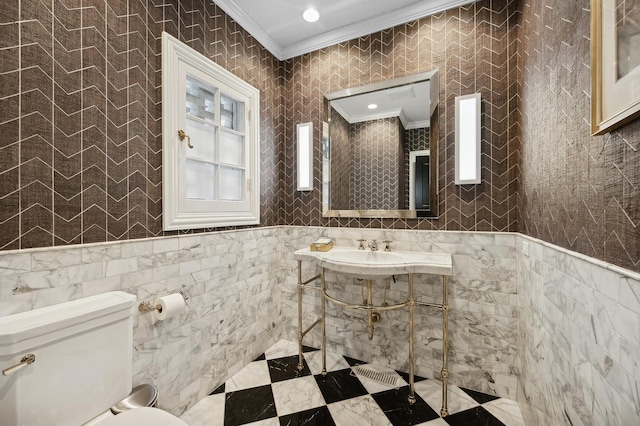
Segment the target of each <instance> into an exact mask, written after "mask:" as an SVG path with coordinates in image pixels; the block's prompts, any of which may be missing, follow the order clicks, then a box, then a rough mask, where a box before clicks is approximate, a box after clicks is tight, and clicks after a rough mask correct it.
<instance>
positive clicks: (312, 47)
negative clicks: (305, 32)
mask: <svg viewBox="0 0 640 426" xmlns="http://www.w3.org/2000/svg"><path fill="white" fill-rule="evenodd" d="M477 1H478V0H453V1H452V0H430V1H426V0H423V1H420V2H416V3H414V4H412V5H409V6H406V7H403V8H400V9H396V10H394V11H393V12H390V13H386V14H384V15H380V16H376V17H373V18H370V19H366V20H364V21H359V22H356V23H353V24H351V25H348V26H344V27H341V28H337V29H335V30H332V31H328V32H325V33H322V34H319V35H318V36H315V37H311V38H307V39H305V40H301V41H298V42H296V43H292V44H290V45H287V46H281V45H280V44H278V43H276V42H275V40H273V38H271V36H270V35H269V34H267V33H266V32H265V31H264V30H263V29H262V27H260V25H258V23H257V22H256V21H255V20H254V19H253V18H252V17H251V16H250V15H249V14H248V13H247V12H246V11H245V10H244V9H243V8H242V7H241V6H239V5H238V4H237V3H236V0H215V1H214V2H215V3H216V4H217V5H218V6H220V8H221V9H222V10H224V11H225V13H227V14H228V15H229V16H231V18H233V19H234V20H235V21H236V22H237V23H238V24H240V25H241V26H242V27H243V28H244V29H245V30H247V31H248V32H249V34H251V35H252V36H253V37H254V38H255V39H256V40H257V41H258V42H260V43H261V44H262V45H263V46H264V47H265V48H266V49H267V50H268V51H269V52H271V53H272V54H273V55H274V56H275V57H276V58H278V59H279V60H281V61H284V60H287V59H291V58H295V57H296V56H300V55H304V54H305V53H309V52H313V51H316V50H319V49H322V48H325V47H328V46H333V45H334V44H338V43H342V42H345V41H347V40H353V39H356V38H359V37H362V36H365V35H368V34H372V33H375V32H377V31H381V30H385V29H387V28H392V27H395V26H396V25H400V24H404V23H406V22H411V21H414V20H416V19H419V18H423V17H425V16H429V15H434V14H436V13H440V12H443V11H445V10H449V9H454V8H457V7H461V6H465V5H467V4H471V3H475V2H477Z"/></svg>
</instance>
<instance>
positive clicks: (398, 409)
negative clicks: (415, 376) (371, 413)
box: [371, 386, 440, 426]
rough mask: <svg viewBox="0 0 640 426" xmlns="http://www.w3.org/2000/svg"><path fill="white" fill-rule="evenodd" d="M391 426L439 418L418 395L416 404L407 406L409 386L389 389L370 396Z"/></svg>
mask: <svg viewBox="0 0 640 426" xmlns="http://www.w3.org/2000/svg"><path fill="white" fill-rule="evenodd" d="M371 396H372V397H373V399H374V400H375V401H376V402H377V403H378V405H379V406H380V408H381V409H382V411H384V414H385V415H386V416H387V418H388V419H389V421H390V422H391V424H393V426H410V425H417V424H420V423H424V422H428V421H429V420H433V419H437V418H438V417H440V416H439V415H438V413H436V412H435V411H434V410H433V408H431V407H430V406H429V404H427V403H426V402H425V401H424V400H423V399H422V398H420V396H419V395H418V394H415V396H416V402H415V403H414V404H409V401H408V397H409V386H403V387H401V388H400V389H390V390H388V391H384V392H379V393H376V394H373V395H371Z"/></svg>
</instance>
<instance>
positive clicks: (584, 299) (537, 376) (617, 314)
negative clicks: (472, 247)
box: [518, 236, 640, 426]
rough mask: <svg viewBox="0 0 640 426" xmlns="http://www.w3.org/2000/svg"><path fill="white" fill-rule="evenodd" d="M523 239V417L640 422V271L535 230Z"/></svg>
mask: <svg viewBox="0 0 640 426" xmlns="http://www.w3.org/2000/svg"><path fill="white" fill-rule="evenodd" d="M525 245H528V247H526V248H528V255H525V254H524V250H523V249H525ZM518 247H519V250H518V265H519V270H518V274H519V279H518V286H519V293H518V297H519V299H520V317H519V318H520V320H519V333H518V334H519V339H518V353H519V354H520V358H521V359H520V378H519V379H520V386H519V387H518V390H519V391H518V402H519V405H520V407H521V409H522V413H523V417H524V419H525V423H526V424H528V425H542V424H548V425H567V426H569V425H572V426H579V425H585V426H586V425H625V426H627V425H628V426H631V425H634V426H635V425H640V395H639V394H640V275H639V274H637V273H633V272H630V271H627V270H625V269H622V268H619V267H616V266H614V265H611V264H607V263H605V262H602V261H599V260H595V259H593V258H589V257H587V256H583V255H580V254H577V253H574V252H569V251H567V250H564V249H561V248H559V247H557V246H553V245H551V244H548V243H544V242H542V241H540V240H535V239H532V238H530V237H525V236H518Z"/></svg>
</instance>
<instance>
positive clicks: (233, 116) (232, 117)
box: [220, 94, 244, 132]
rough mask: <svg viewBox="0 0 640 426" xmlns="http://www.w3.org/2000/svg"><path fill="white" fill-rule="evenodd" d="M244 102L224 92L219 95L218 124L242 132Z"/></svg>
mask: <svg viewBox="0 0 640 426" xmlns="http://www.w3.org/2000/svg"><path fill="white" fill-rule="evenodd" d="M243 124H244V102H240V101H237V100H235V99H233V98H231V97H229V96H226V95H224V94H221V95H220V125H221V126H222V127H226V128H227V129H232V130H236V131H238V132H244V125H243Z"/></svg>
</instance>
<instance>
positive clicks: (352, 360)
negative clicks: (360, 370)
mask: <svg viewBox="0 0 640 426" xmlns="http://www.w3.org/2000/svg"><path fill="white" fill-rule="evenodd" d="M343 358H344V360H345V361H347V362H348V363H349V365H350V366H352V367H355V366H356V365H362V364H366V362H364V361H360V360H359V359H355V358H350V357H348V356H344V355H343Z"/></svg>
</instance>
